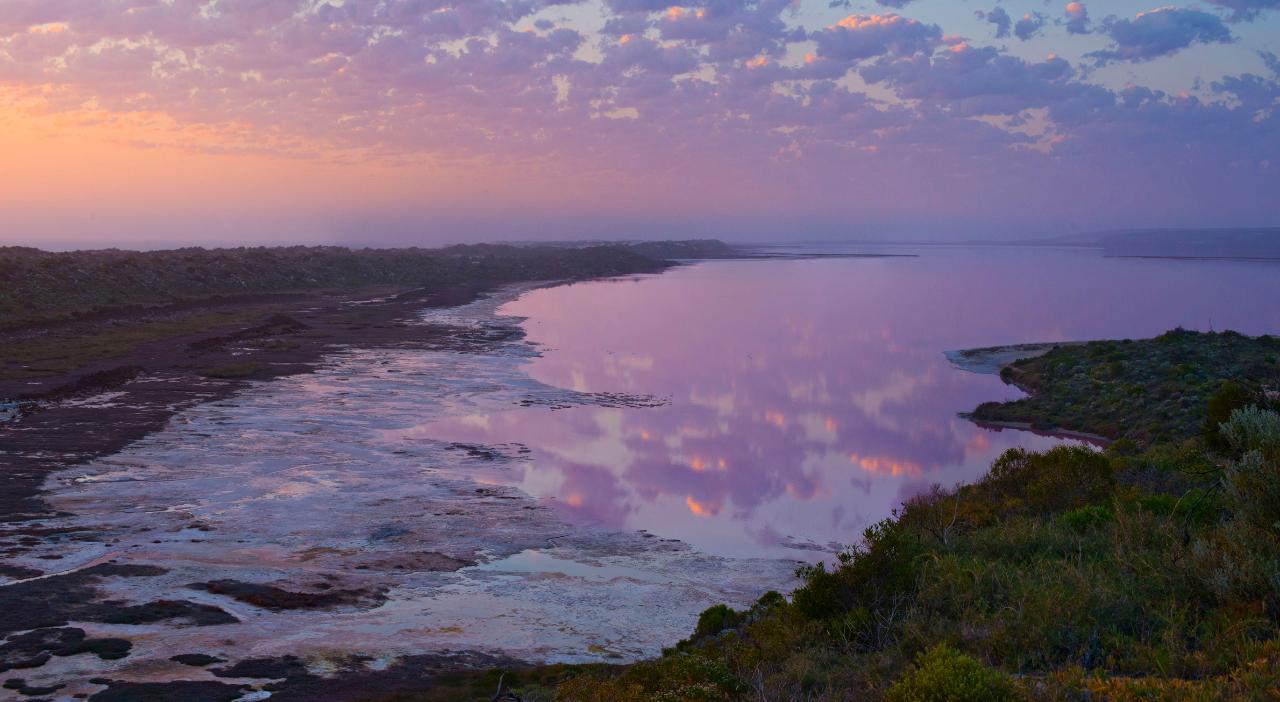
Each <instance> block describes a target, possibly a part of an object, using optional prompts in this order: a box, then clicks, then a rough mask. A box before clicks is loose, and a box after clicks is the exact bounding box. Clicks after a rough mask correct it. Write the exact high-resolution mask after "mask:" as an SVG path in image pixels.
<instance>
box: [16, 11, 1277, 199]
mask: <svg viewBox="0 0 1280 702" xmlns="http://www.w3.org/2000/svg"><path fill="white" fill-rule="evenodd" d="M562 4H563V3H561V2H559V1H558V0H518V1H514V2H507V1H503V0H422V1H420V2H396V3H392V2H369V3H364V2H361V3H345V4H341V5H333V4H329V3H316V2H312V1H310V0H308V1H306V2H268V1H265V0H255V1H253V2H238V3H232V2H219V3H216V4H215V5H208V3H203V2H197V1H196V0H172V2H169V1H161V0H38V1H37V0H9V2H8V3H7V4H6V6H5V12H3V13H0V84H2V85H3V86H4V88H3V90H2V91H0V100H8V99H12V100H15V101H18V100H30V101H33V104H35V105H36V107H35V108H33V109H38V110H39V111H40V112H39V114H41V115H50V114H56V113H59V112H63V113H66V114H67V115H89V117H87V118H92V119H95V120H99V121H103V122H108V123H109V122H110V121H111V120H113V119H119V120H125V119H132V118H133V117H131V116H138V117H137V118H138V119H140V120H141V119H149V118H150V117H151V116H156V115H159V116H161V117H162V118H163V120H165V123H166V124H173V125H176V127H175V131H176V130H179V129H188V128H189V129H198V130H201V131H203V132H205V133H209V134H219V135H222V134H226V135H229V136H225V137H219V139H223V141H218V142H216V143H214V140H213V139H209V140H205V141H203V142H198V144H199V145H198V146H192V147H190V148H193V149H194V148H201V149H207V150H208V151H209V152H210V153H221V152H226V151H234V150H235V149H242V150H252V151H253V152H254V153H273V154H275V155H279V156H285V157H296V158H307V159H331V160H334V161H352V162H360V163H365V162H370V161H377V162H387V163H395V164H402V163H429V164H433V165H434V164H447V165H449V166H450V167H456V168H459V169H465V168H474V169H476V171H475V172H476V173H481V174H484V175H477V176H475V177H476V180H477V182H480V181H484V182H487V181H488V178H489V176H488V175H487V174H488V173H490V172H502V173H517V174H522V177H527V178H528V180H529V182H533V183H535V184H536V183H556V184H558V185H557V190H563V191H565V192H582V193H592V194H599V193H606V192H607V193H610V197H612V198H614V199H615V200H617V201H622V202H627V203H629V204H628V206H630V207H633V208H634V209H635V210H636V211H641V212H642V211H644V207H645V206H646V205H645V204H644V203H650V202H659V201H660V202H664V203H669V202H686V203H702V202H708V203H710V202H714V203H719V204H718V205H717V206H720V207H724V208H725V209H726V210H732V211H735V212H736V211H738V209H739V208H741V207H743V206H747V205H749V206H752V207H758V208H760V209H761V210H764V209H766V208H768V209H769V211H776V212H778V213H779V214H778V215H777V216H778V217H779V218H780V219H782V218H785V217H787V216H789V215H790V214H791V212H792V211H791V210H787V211H785V212H784V211H783V210H782V209H779V208H782V207H788V208H795V209H796V210H801V209H805V208H809V209H808V210H807V211H821V212H824V213H826V212H833V211H839V212H845V211H846V210H844V209H840V208H849V209H850V211H852V208H851V206H850V205H848V204H847V203H850V202H853V201H855V200H856V199H857V198H855V197H853V195H851V194H850V193H853V194H856V195H857V196H858V197H859V198H864V200H866V199H867V198H869V199H870V200H866V201H874V202H875V203H876V207H890V206H893V203H904V204H902V207H904V208H906V207H908V205H907V204H906V203H920V202H925V201H928V202H929V203H934V204H931V205H930V206H931V207H937V208H953V209H954V208H970V207H977V206H978V205H977V204H975V203H981V202H983V201H984V198H986V197H988V195H989V193H992V192H1002V193H1007V194H1009V197H1013V196H1014V195H1015V194H1016V195H1017V196H1018V197H1021V198H1023V201H1025V202H1026V203H1027V204H1026V205H1025V207H1026V208H1027V210H1028V211H1029V212H1033V213H1039V212H1040V211H1041V210H1042V209H1044V208H1046V207H1047V208H1052V207H1053V206H1054V203H1055V202H1057V200H1056V199H1055V198H1056V195H1055V194H1054V193H1055V192H1056V191H1057V190H1058V189H1059V188H1067V189H1072V192H1075V193H1077V194H1078V195H1080V196H1081V197H1082V198H1083V197H1084V196H1085V195H1087V194H1088V193H1095V194H1097V197H1098V202H1100V203H1103V204H1107V203H1111V202H1112V200H1111V199H1109V197H1110V193H1114V192H1115V191H1117V189H1119V188H1126V190H1125V192H1129V190H1127V189H1128V188H1131V187H1137V186H1132V185H1131V184H1132V183H1135V182H1141V183H1145V184H1149V189H1150V192H1149V194H1150V197H1151V198H1158V197H1162V196H1163V197H1164V198H1165V201H1169V200H1170V199H1171V198H1174V197H1177V198H1181V200H1180V201H1187V202H1191V201H1199V202H1204V201H1206V200H1208V199H1213V198H1216V199H1215V200H1214V201H1215V202H1223V203H1225V202H1228V201H1230V202H1234V203H1237V204H1239V203H1240V202H1242V201H1243V200H1242V198H1244V196H1245V194H1249V193H1258V192H1262V191H1263V190H1265V189H1266V188H1265V187H1264V186H1268V185H1270V186H1278V185H1280V183H1277V178H1278V177H1280V176H1278V175H1277V171H1280V169H1277V168H1275V167H1274V166H1272V165H1270V164H1275V163H1280V115H1278V114H1277V112H1280V111H1277V110H1275V108H1274V100H1275V99H1276V95H1277V94H1278V93H1277V81H1278V80H1280V61H1277V60H1276V59H1275V57H1274V56H1273V55H1271V54H1267V53H1263V54H1262V56H1263V60H1264V62H1268V65H1269V66H1270V69H1269V71H1260V72H1262V73H1266V75H1262V76H1257V75H1247V74H1246V75H1227V76H1223V75H1217V76H1206V83H1205V84H1203V85H1202V86H1201V87H1200V88H1198V89H1195V90H1193V92H1194V93H1195V95H1194V96H1181V95H1175V94H1166V93H1163V92H1160V91H1154V90H1149V89H1147V88H1143V87H1142V86H1140V85H1134V86H1132V87H1124V88H1121V87H1119V86H1118V85H1116V84H1110V85H1108V84H1102V83H1099V82H1093V81H1098V80H1102V78H1099V77H1098V76H1096V75H1090V74H1087V73H1082V72H1080V71H1077V70H1075V69H1074V68H1073V65H1072V61H1071V60H1068V59H1066V58H1058V57H1050V58H1047V59H1044V60H1034V61H1032V60H1025V59H1022V58H1019V57H1018V56H1016V55H1013V54H1011V53H1009V52H1007V51H1005V50H1003V49H1001V48H998V47H993V46H981V45H974V43H973V41H974V40H971V41H970V42H966V41H962V40H960V39H958V38H954V37H947V36H944V32H943V28H942V27H940V26H939V25H937V24H932V23H928V22H924V21H921V20H918V19H911V18H907V17H903V16H901V15H898V14H895V13H884V14H853V15H850V16H848V17H846V18H845V19H843V20H841V21H840V22H837V23H836V24H834V25H832V26H829V27H820V26H819V27H806V26H802V25H803V15H802V14H788V13H790V12H791V10H792V9H793V8H794V7H795V4H794V3H793V2H791V1H790V0H688V1H687V2H685V3H684V4H681V5H679V6H678V9H677V8H676V7H675V6H671V5H669V4H668V3H666V2H657V1H654V2H650V1H648V0H607V2H606V1H605V0H596V4H595V5H594V6H593V9H595V10H598V11H599V12H600V13H602V14H603V22H602V23H599V22H594V18H593V20H592V22H587V21H582V20H581V19H579V20H578V21H577V23H576V24H575V21H574V20H572V19H563V17H562V15H564V14H566V13H562V12H560V5H562ZM992 4H994V3H992ZM1219 4H1221V3H1219ZM206 6H208V7H213V8H216V9H217V11H202V10H201V8H202V7H206ZM987 6H990V5H987ZM1223 6H1224V7H1226V5H1223ZM1067 7H1068V9H1067V15H1066V19H1065V20H1064V23H1066V24H1067V28H1068V31H1081V32H1082V31H1095V30H1097V31H1099V34H1100V36H1103V35H1105V36H1106V37H1108V38H1109V39H1110V45H1109V46H1107V47H1105V48H1104V50H1103V52H1100V53H1101V55H1095V56H1094V57H1093V58H1095V59H1097V60H1101V61H1121V60H1123V61H1130V62H1133V63H1134V64H1135V67H1134V69H1133V71H1132V72H1131V73H1132V74H1133V75H1130V76H1127V77H1126V80H1131V81H1132V82H1133V83H1135V84H1138V83H1141V82H1142V75H1141V70H1142V69H1141V67H1138V66H1137V65H1136V64H1137V63H1139V62H1142V61H1146V60H1148V59H1151V58H1154V57H1158V56H1165V55H1169V54H1172V53H1175V52H1177V51H1180V50H1182V49H1184V48H1186V47H1188V46H1193V45H1196V44H1200V43H1217V42H1225V41H1229V40H1231V33H1230V31H1228V29H1227V27H1226V25H1224V24H1223V23H1222V20H1221V18H1220V17H1219V16H1218V15H1214V14H1210V13H1208V12H1202V11H1197V10H1176V9H1164V10H1156V11H1152V12H1149V13H1143V14H1142V15H1139V16H1137V17H1134V18H1129V19H1124V20H1111V21H1108V22H1105V23H1099V25H1098V26H1096V27H1095V26H1094V25H1091V24H1090V23H1089V20H1088V13H1087V11H1086V10H1085V9H1084V6H1083V5H1082V4H1081V3H1071V4H1070V5H1068V6H1067ZM131 8H132V9H131ZM997 11H1000V12H997ZM1001 13H1003V15H1002V14H1001ZM568 14H573V13H568ZM1225 14H1226V13H1225V11H1223V16H1225ZM983 18H984V19H986V20H987V21H989V22H991V23H992V25H993V26H994V28H995V31H996V33H997V34H1002V35H1003V36H1008V35H1009V34H1012V35H1013V36H1016V37H1018V38H1019V39H1026V38H1028V37H1031V36H1034V35H1035V34H1036V33H1037V32H1039V31H1041V28H1042V27H1043V26H1044V24H1046V23H1047V22H1048V20H1047V19H1046V18H1045V17H1044V16H1043V15H1040V14H1038V13H1030V14H1029V16H1026V17H1023V18H1022V20H1019V21H1016V22H1015V21H1013V18H1012V17H1010V16H1009V15H1008V13H1007V12H1004V10H1003V9H1002V8H1001V7H999V6H997V7H995V8H993V9H992V10H990V11H989V12H984V13H983ZM1006 20H1008V21H1007V22H1006ZM1071 23H1074V24H1071ZM601 24H603V29H599V27H600V25H601ZM1073 27H1074V29H1073ZM1061 39H1062V40H1063V41H1064V42H1080V43H1085V44H1088V43H1092V42H1094V41H1100V39H1099V40H1094V39H1086V40H1080V39H1075V38H1072V37H1062V38H1061ZM1077 45H1078V44H1077ZM1072 48H1074V47H1070V46H1068V47H1064V49H1063V50H1064V51H1065V52H1066V53H1067V56H1069V57H1070V56H1074V57H1077V58H1078V56H1079V53H1074V54H1073V53H1071V49H1072ZM1240 51H1241V52H1243V51H1244V49H1243V48H1241V49H1240ZM851 70H852V71H856V73H855V74H853V75H849V72H850V71H851ZM1104 78H1105V77H1104ZM859 79H860V80H859ZM864 83H869V84H872V87H871V88H869V89H868V88H867V87H866V85H864ZM11 92H14V93H15V94H16V95H17V97H13V98H10V97H9V95H10V93H11ZM1269 101H1270V102H1269ZM0 108H7V103H5V102H0ZM33 114H34V113H33ZM145 137H146V135H145V133H143V137H139V138H138V139H139V140H141V139H142V138H145ZM131 138H135V137H131ZM152 138H154V139H156V140H161V139H162V137H161V136H155V137H152ZM170 141H174V140H173V139H170ZM485 169H490V170H485ZM512 177H513V178H514V177H515V176H512ZM1144 179H1145V180H1144ZM1050 181H1052V182H1050ZM522 182H523V181H522ZM1082 183H1084V184H1082ZM871 184H876V187H879V188H883V190H884V192H886V193H889V194H890V195H888V196H883V197H882V196H881V195H879V194H878V192H877V191H875V190H874V189H873V188H872V185H871ZM560 185H563V187H559V186H560ZM1157 186H1160V187H1164V188H1165V192H1164V193H1162V192H1161V191H1160V190H1159V188H1158V187H1157ZM1147 187H1148V186H1147V185H1143V186H1142V188H1147ZM1199 189H1202V190H1203V194H1204V195H1211V196H1212V198H1209V197H1204V196H1198V195H1197V192H1199ZM494 192H497V190H496V189H495V191H494ZM1144 192H1145V191H1144ZM1168 193H1176V196H1175V195H1169V194H1168ZM583 197H584V198H587V196H585V195H584V196H583ZM1135 197H1137V195H1135ZM633 198H634V200H633ZM643 198H650V199H649V200H644V199H643ZM604 199H607V198H604ZM1152 201H1153V202H1154V201H1155V200H1154V199H1153V200H1152ZM1265 201H1266V199H1265V197H1263V198H1261V199H1259V200H1258V202H1265ZM633 202H641V203H642V204H630V203H633ZM607 204H609V203H606V205H607ZM606 205H600V207H602V208H603V207H605V206H606ZM591 206H596V205H595V204H594V202H593V203H592V205H591ZM708 206H710V205H708ZM1116 206H1117V207H1118V206H1119V205H1116ZM1126 206H1127V205H1126ZM1267 206H1268V205H1257V204H1255V205H1254V207H1255V210H1254V211H1255V212H1256V211H1259V210H1258V208H1263V207H1267ZM663 207H664V208H665V207H668V206H666V205H664V206H663ZM690 207H693V205H690ZM1135 207H1136V205H1135ZM1222 207H1223V211H1227V210H1226V209H1225V205H1223V206H1222ZM1270 207H1272V210H1274V205H1270ZM663 211H667V210H666V209H664V210H663ZM913 211H914V210H913ZM855 215H856V216H861V215H860V213H859V212H857V211H853V214H852V215H851V216H855ZM637 216H639V215H637ZM833 217H834V215H833Z"/></svg>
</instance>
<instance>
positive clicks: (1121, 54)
mask: <svg viewBox="0 0 1280 702" xmlns="http://www.w3.org/2000/svg"><path fill="white" fill-rule="evenodd" d="M1105 32H1106V34H1107V35H1108V36H1109V37H1111V39H1112V41H1113V42H1114V43H1113V45H1112V47H1111V48H1109V49H1105V50H1103V51H1095V52H1092V53H1090V54H1088V55H1089V56H1091V57H1093V58H1095V59H1097V61H1098V63H1107V62H1109V61H1150V60H1151V59H1154V58H1159V57H1161V56H1168V55H1169V54H1173V53H1177V52H1178V51H1181V50H1183V49H1185V48H1187V47H1189V46H1191V45H1193V44H1223V43H1228V42H1231V41H1232V36H1231V30H1230V29H1228V28H1227V26H1226V25H1225V24H1223V23H1222V20H1221V19H1219V18H1218V16H1217V15H1212V14H1209V13H1208V12H1202V11H1200V10H1187V9H1179V8H1173V7H1162V8H1160V9H1157V10H1151V11H1150V12H1140V13H1138V15H1137V16H1136V17H1134V18H1133V19H1121V20H1112V21H1108V22H1107V24H1106V25H1105Z"/></svg>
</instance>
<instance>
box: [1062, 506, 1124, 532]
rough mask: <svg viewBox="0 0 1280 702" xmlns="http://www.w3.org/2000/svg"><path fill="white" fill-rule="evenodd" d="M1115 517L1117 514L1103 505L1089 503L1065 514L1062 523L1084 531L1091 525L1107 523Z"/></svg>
mask: <svg viewBox="0 0 1280 702" xmlns="http://www.w3.org/2000/svg"><path fill="white" fill-rule="evenodd" d="M1115 518H1116V515H1115V514H1113V513H1112V512H1111V510H1110V509H1108V508H1106V507H1104V506H1102V505H1088V506H1085V507H1081V508H1079V509H1073V510H1071V511H1070V512H1067V513H1066V514H1063V515H1062V523H1063V524H1066V525H1067V526H1069V527H1071V528H1072V529H1076V530H1079V531H1083V530H1085V529H1088V528H1089V527H1094V526H1098V525H1101V524H1106V523H1107V522H1110V521H1112V520H1114V519H1115Z"/></svg>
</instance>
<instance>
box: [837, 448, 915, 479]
mask: <svg viewBox="0 0 1280 702" xmlns="http://www.w3.org/2000/svg"><path fill="white" fill-rule="evenodd" d="M849 462H850V463H852V464H854V465H856V466H858V467H859V468H861V469H862V470H864V471H866V472H868V473H875V474H877V475H892V476H894V477H901V476H906V477H910V478H918V477H920V476H921V475H922V474H923V472H924V471H922V470H921V469H920V465H919V464H918V463H912V462H911V461H897V460H894V459H892V458H881V457H878V456H859V455H858V454H856V453H851V454H849Z"/></svg>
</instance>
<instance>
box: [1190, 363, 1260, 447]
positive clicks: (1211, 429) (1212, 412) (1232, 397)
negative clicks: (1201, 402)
mask: <svg viewBox="0 0 1280 702" xmlns="http://www.w3.org/2000/svg"><path fill="white" fill-rule="evenodd" d="M1254 399H1255V398H1254V397H1253V394H1252V393H1250V392H1249V391H1248V390H1247V389H1246V388H1245V387H1244V386H1243V385H1241V384H1240V383H1237V382H1236V381H1234V380H1226V381H1223V383H1222V385H1220V386H1218V391H1217V392H1215V393H1214V394H1213V396H1212V397H1210V398H1209V404H1208V407H1207V409H1206V411H1205V417H1204V430H1203V432H1202V433H1203V434H1204V438H1205V441H1206V442H1207V443H1208V444H1209V446H1211V447H1213V448H1217V449H1224V448H1227V442H1226V439H1225V438H1224V437H1223V436H1222V433H1221V431H1220V429H1221V427H1222V425H1223V424H1224V423H1226V422H1228V421H1230V419H1231V414H1232V413H1233V412H1235V411H1236V410H1238V409H1241V408H1243V407H1247V406H1248V405H1250V404H1252V403H1253V400H1254Z"/></svg>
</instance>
